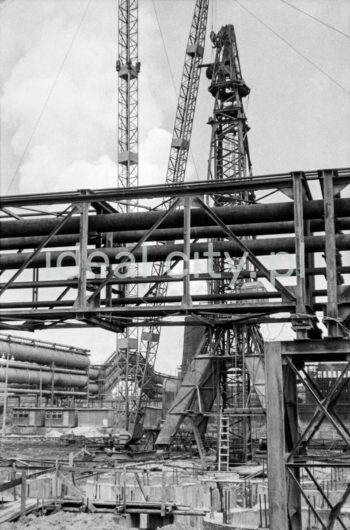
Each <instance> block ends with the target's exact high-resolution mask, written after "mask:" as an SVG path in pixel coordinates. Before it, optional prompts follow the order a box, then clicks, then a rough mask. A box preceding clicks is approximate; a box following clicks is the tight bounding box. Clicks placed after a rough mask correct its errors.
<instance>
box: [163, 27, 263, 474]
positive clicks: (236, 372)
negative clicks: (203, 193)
mask: <svg viewBox="0 0 350 530" xmlns="http://www.w3.org/2000/svg"><path fill="white" fill-rule="evenodd" d="M210 37H211V40H212V43H213V46H214V48H215V59H214V63H213V64H211V65H209V66H208V68H207V77H208V78H209V79H210V80H211V83H210V86H209V91H210V93H211V94H212V95H213V97H214V98H215V103H214V113H213V118H211V119H210V120H209V123H210V125H211V127H212V134H211V142H210V154H209V166H208V179H209V181H222V180H228V179H229V180H233V181H234V180H236V179H244V178H246V177H247V176H249V175H251V161H250V155H249V146H248V138H247V132H248V130H249V127H248V125H247V118H246V116H245V111H244V106H243V100H244V98H245V97H246V96H247V95H248V94H249V92H250V90H249V88H248V87H247V85H246V84H245V82H244V80H243V78H242V73H241V67H240V62H239V55H238V49H237V42H236V36H235V31H234V27H233V26H232V25H228V26H224V27H222V28H221V29H220V31H219V32H218V33H217V34H215V33H214V32H212V33H211V36H210ZM253 199H254V192H253V191H251V192H248V191H247V190H240V191H237V192H236V193H234V194H230V195H225V194H220V195H213V197H212V202H214V204H215V205H216V206H223V205H237V204H247V203H249V202H250V201H252V200H253ZM203 206H204V205H203ZM208 214H209V215H212V213H211V212H210V211H209V212H208ZM215 221H216V222H218V220H216V219H215ZM219 224H220V222H219ZM222 229H223V231H225V230H226V228H225V226H222ZM228 235H229V237H232V236H233V234H228ZM239 261H240V260H239V259H236V260H232V258H230V259H229V260H227V259H225V258H216V259H214V260H213V263H212V268H213V272H215V274H217V275H220V276H221V275H222V274H225V273H226V272H227V271H228V270H230V269H231V270H232V269H237V268H238V267H239ZM242 268H243V269H247V270H248V268H247V264H245V263H244V264H243V267H242ZM252 272H253V271H252ZM255 276H256V273H255V271H254V274H253V276H252V277H254V278H255ZM208 286H209V291H210V293H211V294H212V295H220V294H222V293H225V292H230V293H235V292H236V293H237V292H239V291H241V288H242V278H239V279H238V278H237V280H236V281H234V282H233V281H227V280H222V279H220V280H211V281H209V282H208ZM220 337H221V338H220V341H219V342H218V344H217V351H216V352H214V355H213V357H216V358H218V357H220V356H221V357H222V356H224V358H225V360H224V361H221V363H219V364H218V366H219V367H220V369H219V370H217V371H216V375H217V376H218V377H219V380H220V382H219V381H218V382H217V383H215V385H214V386H215V388H216V389H217V388H219V389H220V391H219V393H218V407H220V408H221V409H222V410H221V413H220V414H221V416H222V414H224V411H225V410H228V409H230V410H231V414H230V418H229V419H228V421H229V422H230V426H229V431H230V437H231V438H232V440H231V441H230V447H231V450H232V451H233V452H234V453H235V455H236V458H239V459H242V460H247V458H249V456H250V454H251V447H250V432H249V425H250V418H249V416H248V415H239V416H234V415H233V414H232V411H233V410H236V409H238V408H239V409H242V408H245V407H246V408H248V403H249V401H250V397H251V388H250V379H249V374H248V371H247V367H246V363H245V356H246V355H249V354H250V355H261V354H262V351H263V350H262V348H263V339H262V337H261V334H260V331H259V328H258V327H257V326H255V325H251V326H246V325H245V326H241V325H238V326H231V327H229V328H227V329H226V330H225V332H223V333H221V334H220ZM213 362H214V360H213ZM215 362H217V361H215ZM189 369H190V370H191V369H192V366H190V368H189ZM186 384H187V383H186ZM202 391H203V392H204V391H205V390H204V388H202ZM212 391H213V390H212ZM213 402H214V400H213ZM225 421H226V420H225ZM164 429H165V430H166V429H167V425H166V424H165V425H164ZM225 436H227V433H225ZM164 438H165V437H164ZM160 440H162V437H161V436H160ZM219 445H220V444H219ZM238 455H239V456H238ZM221 460H222V459H220V455H219V467H220V465H221ZM223 461H224V462H225V465H226V466H228V463H229V461H228V458H226V459H224V460H223Z"/></svg>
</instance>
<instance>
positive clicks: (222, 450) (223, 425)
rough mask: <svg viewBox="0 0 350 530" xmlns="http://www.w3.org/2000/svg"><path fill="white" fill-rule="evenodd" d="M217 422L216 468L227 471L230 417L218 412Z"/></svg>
mask: <svg viewBox="0 0 350 530" xmlns="http://www.w3.org/2000/svg"><path fill="white" fill-rule="evenodd" d="M219 422H220V424H219V455H218V456H219V458H218V470H219V471H228V470H229V459H230V419H229V417H228V416H223V415H222V414H220V417H219Z"/></svg>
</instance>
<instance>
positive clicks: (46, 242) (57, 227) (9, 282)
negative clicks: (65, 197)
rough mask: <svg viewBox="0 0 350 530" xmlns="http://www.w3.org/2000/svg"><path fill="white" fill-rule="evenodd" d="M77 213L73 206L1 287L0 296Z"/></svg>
mask: <svg viewBox="0 0 350 530" xmlns="http://www.w3.org/2000/svg"><path fill="white" fill-rule="evenodd" d="M76 211H77V207H76V206H74V207H73V208H72V209H71V211H70V212H69V213H68V214H67V215H66V217H64V218H63V219H62V221H60V222H59V223H58V224H57V225H56V226H55V228H54V229H53V230H52V231H51V232H50V233H49V235H48V236H47V237H46V238H45V239H43V241H42V242H41V243H40V245H39V246H38V247H37V248H36V249H35V250H34V252H33V253H32V254H31V255H30V256H29V257H28V258H27V259H26V260H25V262H24V263H22V265H21V266H20V268H19V269H18V270H17V271H16V272H15V274H14V275H13V276H12V277H11V278H10V279H9V280H8V282H7V283H6V284H5V285H4V286H3V288H2V289H1V291H0V295H2V294H3V293H4V292H5V291H6V289H7V288H8V287H9V286H10V285H11V284H12V283H13V282H14V280H15V279H16V278H17V277H18V276H19V275H20V274H22V272H23V271H24V269H25V268H26V267H28V265H29V263H31V262H32V261H33V259H34V258H35V256H37V255H38V254H39V252H40V251H41V250H42V249H43V248H44V247H45V245H47V244H48V243H49V242H50V241H51V239H52V238H53V237H54V236H55V235H56V234H57V232H59V231H60V230H61V228H62V227H63V226H64V225H65V224H66V222H67V221H68V220H69V219H70V218H71V217H72V215H73V214H74V213H75V212H76Z"/></svg>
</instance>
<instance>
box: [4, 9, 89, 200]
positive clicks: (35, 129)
mask: <svg viewBox="0 0 350 530" xmlns="http://www.w3.org/2000/svg"><path fill="white" fill-rule="evenodd" d="M91 2H92V0H88V1H87V4H86V6H85V8H84V11H83V13H82V16H81V18H80V21H79V24H78V26H77V29H76V30H75V32H74V35H73V37H72V40H71V42H70V44H69V46H68V49H67V51H66V54H65V56H64V58H63V61H62V63H61V65H60V67H59V69H58V72H57V74H56V77H55V79H54V82H53V83H52V86H51V88H50V90H49V93H48V95H47V98H46V100H45V102H44V105H43V107H42V109H41V112H40V114H39V116H38V118H37V120H36V122H35V125H34V128H33V131H32V134H31V135H30V137H29V139H28V141H27V143H26V146H25V148H24V151H23V154H22V156H21V158H20V160H19V162H18V164H17V167H16V170H15V172H14V174H13V176H12V178H11V181H10V184H9V186H8V188H7V192H6V193H7V194H8V192H9V189H10V188H11V186H12V184H13V182H14V180H15V178H16V176H17V173H18V170H19V168H20V167H21V165H22V162H23V160H24V157H25V155H26V154H27V151H28V148H29V146H30V144H31V142H32V140H33V138H34V135H35V133H36V131H37V128H38V126H39V124H40V121H41V118H42V117H43V114H44V112H45V109H46V107H47V104H48V102H49V100H50V98H51V96H52V93H53V91H54V89H55V87H56V85H57V82H58V80H59V77H60V75H61V73H62V70H63V67H64V65H65V63H66V60H67V58H68V55H69V53H70V51H71V49H72V47H73V44H74V41H75V39H76V38H77V36H78V33H79V30H80V28H81V25H82V23H83V21H84V19H85V16H86V13H87V11H88V9H89V7H90V4H91Z"/></svg>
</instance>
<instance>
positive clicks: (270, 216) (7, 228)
mask: <svg viewBox="0 0 350 530" xmlns="http://www.w3.org/2000/svg"><path fill="white" fill-rule="evenodd" d="M293 208H294V206H293V202H282V203H269V204H254V205H239V206H234V207H232V206H221V207H215V208H212V210H213V212H214V213H215V214H217V215H218V216H219V217H220V219H221V220H222V221H224V222H225V223H226V224H228V225H230V224H241V223H243V224H244V223H256V220H257V219H259V221H261V222H271V221H278V222H280V221H292V220H293V219H294V209H293ZM334 208H335V213H336V215H337V216H338V217H344V216H345V217H346V216H348V215H349V211H350V198H345V199H335V200H334ZM323 209H324V204H323V201H322V200H312V201H307V202H306V203H305V205H304V217H305V219H320V218H321V217H322V215H323ZM163 214H164V211H161V210H159V211H154V212H129V213H118V214H101V215H90V216H89V231H96V232H119V231H123V230H125V229H126V230H147V229H149V228H151V227H152V226H153V225H154V223H155V222H156V221H158V220H159V219H160V217H161V216H162V215H163ZM183 217H184V212H183V210H182V209H181V210H180V209H179V210H175V211H174V212H171V213H170V214H169V216H168V217H167V218H166V219H165V220H164V221H163V223H162V224H161V226H162V228H176V227H177V228H179V227H182V226H183ZM58 223H59V221H58V220H57V219H52V218H48V219H26V220H24V221H20V220H16V221H12V220H11V221H1V222H0V234H1V237H2V238H9V237H27V236H45V235H48V234H50V232H51V231H52V230H53V229H54V228H55V227H56V226H57V224H58ZM212 224H213V221H212V219H211V218H210V217H209V216H208V215H207V214H206V213H205V212H204V211H203V210H202V209H200V208H193V209H192V210H191V225H192V226H212ZM79 227H80V217H78V216H76V217H73V218H72V219H69V220H68V221H67V222H66V224H65V225H64V226H63V227H62V229H61V230H60V231H59V234H79Z"/></svg>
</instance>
